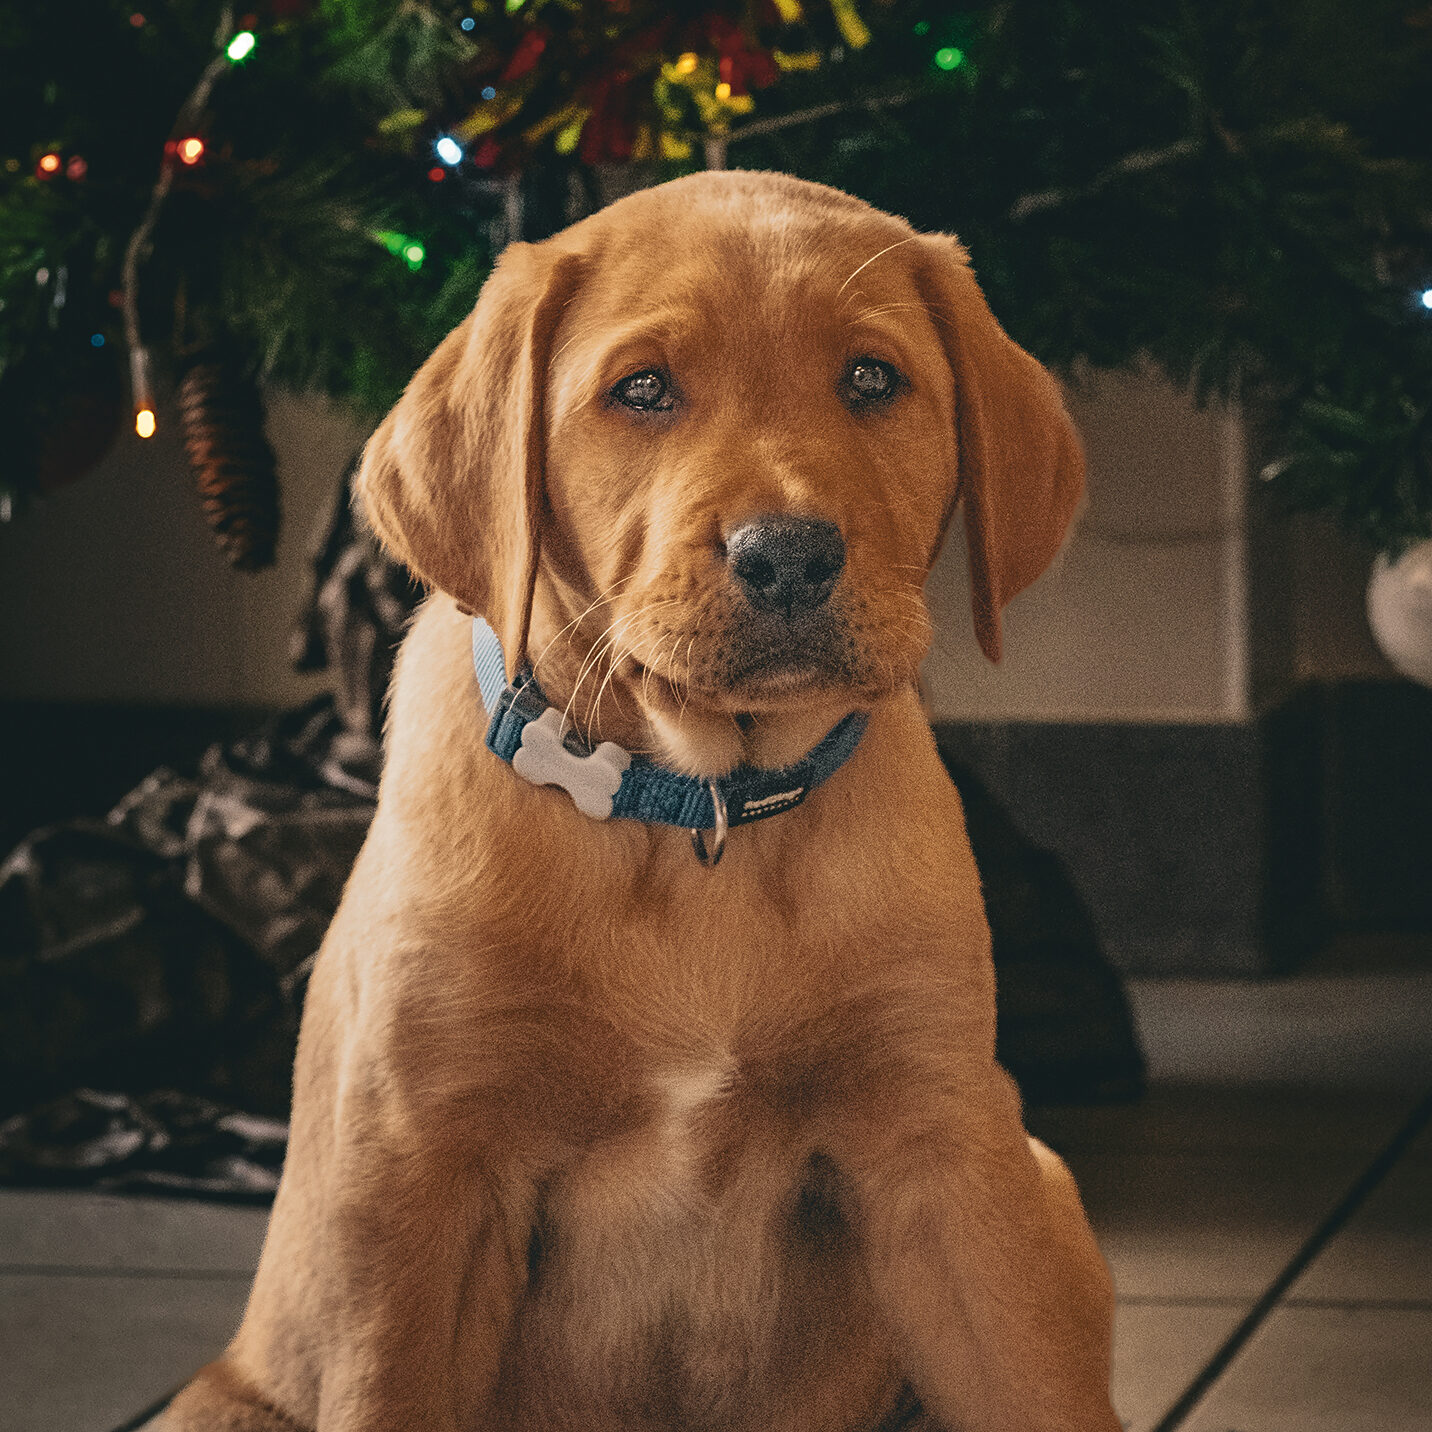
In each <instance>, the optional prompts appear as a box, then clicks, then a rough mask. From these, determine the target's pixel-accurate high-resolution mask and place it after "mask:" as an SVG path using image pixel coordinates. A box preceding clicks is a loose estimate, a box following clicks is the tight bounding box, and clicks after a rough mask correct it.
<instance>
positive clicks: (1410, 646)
mask: <svg viewBox="0 0 1432 1432" xmlns="http://www.w3.org/2000/svg"><path fill="white" fill-rule="evenodd" d="M1367 623H1368V625H1369V626H1370V627H1371V628H1372V634H1373V637H1374V638H1375V639H1376V641H1377V644H1378V646H1379V647H1380V648H1381V649H1382V654H1383V655H1384V656H1385V657H1386V658H1387V659H1388V660H1389V661H1390V662H1391V663H1392V664H1393V666H1395V667H1396V668H1397V669H1398V671H1400V672H1401V673H1402V674H1403V675H1404V676H1406V677H1409V678H1410V679H1411V680H1413V681H1419V682H1421V683H1422V685H1423V686H1432V538H1429V539H1428V540H1427V541H1425V542H1419V543H1418V544H1417V545H1416V546H1415V547H1409V548H1408V549H1407V551H1405V552H1404V553H1403V554H1402V556H1401V557H1399V558H1398V559H1397V561H1395V562H1392V561H1389V560H1388V558H1387V554H1386V553H1383V554H1382V555H1380V556H1379V557H1378V558H1377V560H1376V561H1375V562H1374V563H1373V564H1372V576H1371V578H1370V579H1369V580H1368V584H1367Z"/></svg>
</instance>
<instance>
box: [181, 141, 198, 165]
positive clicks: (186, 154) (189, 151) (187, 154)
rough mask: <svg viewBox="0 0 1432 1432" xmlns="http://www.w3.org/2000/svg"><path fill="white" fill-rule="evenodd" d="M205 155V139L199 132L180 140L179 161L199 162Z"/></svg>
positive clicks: (183, 162)
mask: <svg viewBox="0 0 1432 1432" xmlns="http://www.w3.org/2000/svg"><path fill="white" fill-rule="evenodd" d="M203 157H204V141H203V140H202V139H200V138H199V136H198V135H197V134H191V135H190V136H189V137H188V138H187V139H181V140H180V141H179V162H180V163H181V164H197V163H198V162H199V161H200V160H201V159H202V158H203Z"/></svg>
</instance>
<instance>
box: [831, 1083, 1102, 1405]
mask: <svg viewBox="0 0 1432 1432" xmlns="http://www.w3.org/2000/svg"><path fill="white" fill-rule="evenodd" d="M842 1142H845V1147H844V1148H842V1149H841V1150H840V1151H839V1153H838V1155H837V1157H838V1159H839V1161H840V1162H841V1163H842V1165H843V1166H844V1167H845V1169H846V1171H847V1174H848V1176H849V1178H850V1180H851V1183H852V1186H853V1190H852V1191H853V1194H854V1198H855V1204H856V1206H855V1209H854V1210H853V1212H854V1214H855V1217H856V1220H857V1224H858V1227H859V1229H860V1232H861V1237H862V1243H863V1247H864V1251H865V1256H866V1261H867V1265H868V1269H869V1276H870V1280H871V1284H872V1288H873V1290H874V1293H875V1297H876V1299H877V1301H878V1303H879V1304H880V1306H881V1308H882V1310H883V1312H884V1314H885V1316H886V1318H887V1319H888V1321H889V1324H890V1327H891V1329H892V1330H893V1332H894V1334H895V1338H896V1343H897V1348H898V1355H899V1357H900V1358H901V1360H902V1362H903V1364H904V1370H905V1373H906V1376H907V1377H908V1378H909V1379H910V1381H911V1383H912V1385H913V1386H914V1388H915V1390H916V1391H917V1393H918V1394H919V1396H920V1399H921V1401H922V1403H923V1404H924V1406H925V1407H926V1409H927V1410H928V1411H930V1412H931V1413H933V1414H934V1415H935V1417H936V1418H938V1420H939V1422H940V1423H941V1425H942V1426H944V1427H947V1428H948V1429H950V1432H1118V1429H1119V1427H1120V1423H1119V1421H1118V1419H1117V1417H1116V1416H1115V1415H1114V1412H1113V1409H1112V1407H1111V1406H1110V1402H1109V1355H1110V1335H1111V1326H1112V1318H1113V1291H1112V1284H1111V1282H1110V1278H1109V1274H1108V1270H1107V1268H1106V1267H1105V1264H1104V1261H1103V1259H1102V1257H1101V1256H1100V1254H1099V1250H1098V1248H1097V1246H1096V1245H1095V1243H1094V1237H1093V1233H1092V1232H1091V1231H1090V1228H1089V1225H1088V1222H1087V1220H1086V1219H1085V1217H1084V1212H1083V1208H1082V1207H1081V1205H1080V1202H1079V1195H1078V1192H1077V1191H1076V1189H1075V1187H1074V1182H1073V1179H1072V1178H1071V1177H1070V1175H1069V1172H1068V1170H1067V1169H1066V1168H1065V1167H1064V1165H1063V1164H1062V1163H1061V1162H1060V1160H1059V1159H1058V1158H1057V1157H1056V1156H1055V1155H1054V1154H1052V1153H1051V1152H1050V1151H1049V1150H1048V1149H1046V1148H1044V1146H1043V1145H1042V1144H1038V1143H1037V1142H1036V1141H1035V1140H1032V1139H1030V1138H1028V1136H1027V1135H1026V1134H1025V1132H1024V1129H1023V1127H1022V1124H1021V1121H1020V1111H1019V1100H1018V1095H1017V1094H1016V1092H1015V1090H1014V1088H1013V1085H1012V1083H1011V1081H1010V1080H1009V1078H1008V1076H1006V1075H1005V1074H1004V1073H1003V1071H1001V1070H995V1071H994V1074H993V1076H992V1077H991V1079H990V1080H989V1082H988V1087H987V1088H986V1089H982V1090H978V1091H970V1090H966V1091H963V1092H962V1093H961V1094H960V1095H958V1096H955V1095H953V1094H951V1095H947V1096H945V1097H944V1098H943V1099H940V1098H932V1094H931V1091H930V1090H929V1088H925V1089H923V1090H919V1091H912V1093H911V1096H910V1099H909V1100H908V1101H907V1104H906V1108H905V1110H904V1111H902V1112H900V1113H897V1115H896V1117H893V1118H892V1117H890V1110H889V1107H888V1106H886V1107H884V1108H883V1109H882V1110H881V1116H880V1117H879V1118H871V1119H869V1120H862V1121H861V1122H860V1124H859V1125H858V1126H857V1127H855V1128H853V1129H852V1131H851V1137H850V1138H849V1141H848V1142H846V1141H844V1140H843V1141H842Z"/></svg>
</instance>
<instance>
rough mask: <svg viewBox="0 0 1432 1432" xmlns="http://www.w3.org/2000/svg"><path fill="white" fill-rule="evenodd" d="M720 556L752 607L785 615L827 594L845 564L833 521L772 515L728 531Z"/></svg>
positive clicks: (816, 603)
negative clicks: (722, 554) (724, 557)
mask: <svg viewBox="0 0 1432 1432" xmlns="http://www.w3.org/2000/svg"><path fill="white" fill-rule="evenodd" d="M726 560H727V562H728V563H729V564H730V567H731V571H732V573H733V574H734V576H735V578H736V580H737V581H738V582H740V584H741V588H742V590H743V591H744V592H745V593H746V597H747V599H748V600H749V601H750V603H751V605H752V606H753V607H755V608H756V610H757V611H762V612H780V613H781V614H782V615H783V616H785V617H786V618H788V619H789V618H791V617H796V616H799V615H800V614H801V613H802V612H808V611H812V610H814V608H816V607H818V606H820V604H821V603H822V602H824V601H825V599H826V598H827V597H828V596H830V594H831V591H832V589H833V588H834V587H835V582H836V578H837V577H839V576H840V573H841V569H842V568H843V567H844V566H845V542H844V541H843V539H842V538H841V535H840V528H839V527H837V526H836V525H835V523H834V522H826V521H823V520H821V519H819V518H815V517H785V516H779V515H774V514H773V515H770V516H765V517H757V518H754V519H753V520H752V521H750V522H747V523H745V524H744V525H743V526H741V527H738V528H737V529H736V530H735V531H734V532H733V533H731V535H730V536H729V537H728V538H727V539H726Z"/></svg>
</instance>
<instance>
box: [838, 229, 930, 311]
mask: <svg viewBox="0 0 1432 1432" xmlns="http://www.w3.org/2000/svg"><path fill="white" fill-rule="evenodd" d="M919 237H920V236H919V235H918V234H907V235H906V236H905V238H903V239H896V241H895V242H894V243H893V244H886V245H885V247H884V248H883V249H881V250H880V252H879V253H878V254H871V255H870V257H869V258H868V259H866V260H865V262H864V263H863V264H861V265H860V267H859V268H858V269H856V270H855V273H853V274H851V275H850V277H849V278H848V279H846V281H845V282H844V283H843V284H841V286H840V287H839V288H838V289H837V290H836V294H835V296H836V297H837V298H839V297H840V296H841V294H843V293H844V292H845V290H846V289H847V288H849V287H850V285H851V284H852V283H854V282H855V279H856V277H857V276H858V275H859V274H861V273H863V272H864V271H865V270H866V269H868V268H869V267H870V265H871V264H873V263H874V262H875V260H876V259H880V258H884V257H885V255H886V254H888V253H889V252H890V251H891V250H892V249H898V248H899V247H900V246H901V244H910V243H914V241H915V240H916V239H918V238H919Z"/></svg>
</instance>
